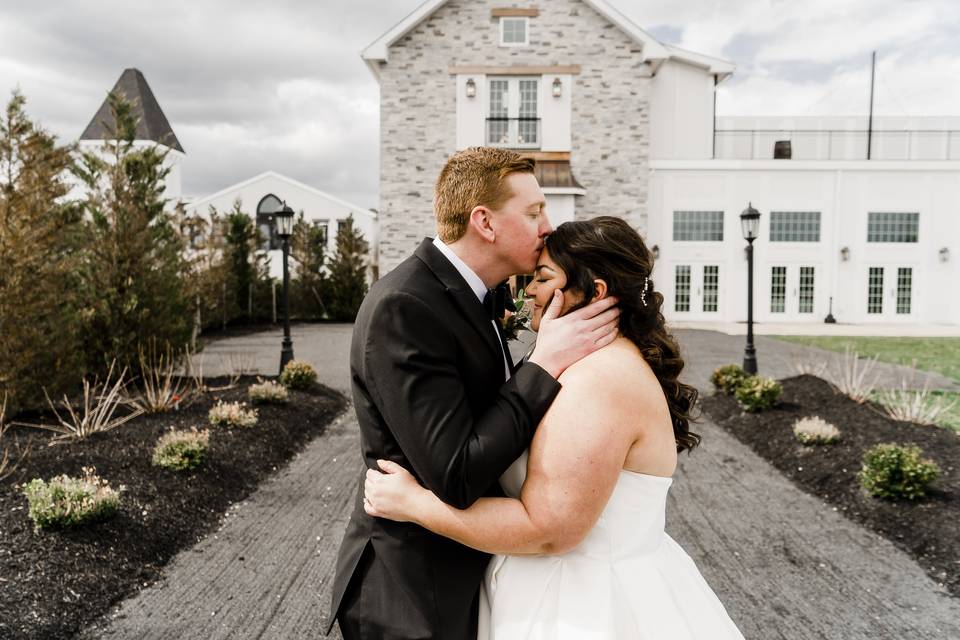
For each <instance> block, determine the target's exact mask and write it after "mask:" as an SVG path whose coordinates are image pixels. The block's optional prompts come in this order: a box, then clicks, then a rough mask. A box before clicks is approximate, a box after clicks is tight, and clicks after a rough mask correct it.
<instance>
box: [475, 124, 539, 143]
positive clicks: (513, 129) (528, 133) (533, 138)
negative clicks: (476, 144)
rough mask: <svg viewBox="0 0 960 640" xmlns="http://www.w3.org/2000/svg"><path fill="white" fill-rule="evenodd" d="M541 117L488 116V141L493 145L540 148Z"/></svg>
mask: <svg viewBox="0 0 960 640" xmlns="http://www.w3.org/2000/svg"><path fill="white" fill-rule="evenodd" d="M540 140H541V137H540V118H487V133H486V141H487V144H488V145H490V146H491V147H509V148H511V149H539V148H540Z"/></svg>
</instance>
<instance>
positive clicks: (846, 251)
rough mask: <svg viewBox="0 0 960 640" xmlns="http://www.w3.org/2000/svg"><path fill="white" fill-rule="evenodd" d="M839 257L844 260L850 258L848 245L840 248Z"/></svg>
mask: <svg viewBox="0 0 960 640" xmlns="http://www.w3.org/2000/svg"><path fill="white" fill-rule="evenodd" d="M840 259H841V260H843V261H844V262H847V261H848V260H850V247H844V248H842V249H840Z"/></svg>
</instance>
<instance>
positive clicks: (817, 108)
mask: <svg viewBox="0 0 960 640" xmlns="http://www.w3.org/2000/svg"><path fill="white" fill-rule="evenodd" d="M540 1H541V2H549V1H550V0H540ZM610 1H611V3H612V4H613V5H615V6H616V7H618V8H619V9H620V10H621V11H622V12H624V13H625V14H627V15H628V16H630V17H631V18H633V19H634V21H635V22H636V23H637V24H638V25H640V26H641V27H643V28H645V29H646V30H648V31H649V32H651V33H653V34H654V35H655V36H656V37H657V38H659V39H660V40H661V41H663V42H667V43H671V44H676V45H678V46H681V47H684V48H686V49H691V50H693V51H697V52H701V53H705V54H710V55H715V56H719V57H723V58H727V59H729V60H731V61H733V62H734V63H736V64H737V72H736V74H735V75H734V77H733V78H732V79H730V80H728V81H727V82H726V83H724V84H723V85H721V91H720V93H719V95H718V101H717V106H718V113H719V114H720V115H861V114H863V115H865V114H866V112H867V107H868V97H869V78H870V71H869V64H870V51H871V50H874V49H876V50H878V52H879V53H878V70H877V73H878V80H877V85H876V93H877V99H876V112H877V113H878V114H882V115H916V116H921V115H955V116H957V115H960V1H958V0H806V2H797V1H796V0H673V1H671V2H666V1H664V0H610ZM418 4H420V0H309V1H308V0H301V1H299V2H297V1H293V0H275V1H272V2H263V1H261V2H247V1H245V2H239V1H237V0H234V1H232V2H231V1H228V0H189V1H188V0H166V1H165V2H162V3H161V2H123V1H121V0H83V1H82V2H81V1H79V0H65V1H62V2H43V1H41V2H3V3H2V4H0V89H2V90H3V92H4V93H5V94H6V95H9V92H10V91H12V90H13V89H14V88H15V87H19V88H20V90H21V92H22V93H23V94H24V95H25V96H26V98H27V101H28V104H27V109H28V112H29V113H30V115H31V116H32V117H34V118H35V119H37V120H39V121H40V122H41V124H43V125H44V126H45V127H46V128H47V129H49V130H51V131H52V132H54V133H56V134H57V135H59V136H60V137H61V138H62V139H63V140H65V141H72V140H75V139H76V138H77V137H78V136H79V135H80V133H81V132H82V131H83V129H84V127H85V126H86V125H87V123H88V122H89V121H90V119H91V118H92V116H93V114H94V113H95V112H96V110H97V108H98V107H99V105H100V103H101V102H102V101H103V99H104V96H105V94H106V92H107V91H108V90H109V89H110V88H111V87H112V86H113V84H114V83H115V82H116V80H117V78H118V77H119V76H120V73H121V72H122V71H123V69H124V68H126V67H137V68H139V69H140V70H141V71H143V73H144V75H145V76H146V78H147V81H148V82H149V83H150V86H151V87H152V88H153V91H154V93H155V94H156V96H157V99H158V100H159V102H160V105H161V106H162V107H163V109H164V111H165V113H166V114H167V117H168V119H169V120H170V122H171V124H172V126H173V129H174V131H175V132H176V134H177V136H178V137H179V139H180V142H181V144H182V145H183V147H184V149H185V150H186V151H187V160H186V164H185V167H184V181H183V188H184V193H185V194H187V195H196V196H199V195H205V194H207V193H210V192H213V191H216V190H218V189H221V188H223V187H225V186H228V185H230V184H232V183H234V182H237V181H240V180H243V179H246V178H249V177H251V176H253V175H255V174H257V173H260V172H262V171H265V170H268V169H273V170H275V171H279V172H281V173H285V174H287V175H290V176H292V177H294V178H297V179H299V180H302V181H304V182H306V183H308V184H311V185H314V186H316V187H318V188H320V189H323V190H325V191H328V192H329V193H331V194H334V195H336V196H339V197H341V198H344V199H346V200H349V201H352V202H354V203H356V204H358V205H361V206H365V207H371V206H376V205H377V173H378V169H377V163H378V158H377V136H378V133H379V132H378V127H377V122H378V117H377V109H378V91H377V84H376V82H375V80H374V78H373V76H372V75H371V74H370V72H369V71H368V70H367V68H366V66H365V65H364V64H363V62H362V61H361V60H360V55H359V52H360V50H361V49H363V48H364V47H365V46H366V45H367V44H369V43H370V42H372V41H373V40H375V39H376V38H377V37H379V36H380V35H381V34H382V33H383V32H385V31H387V30H388V29H390V28H391V27H392V26H393V25H394V24H395V23H397V22H398V21H399V20H400V19H402V18H403V16H405V15H406V14H407V13H409V12H410V11H411V10H412V9H413V8H414V7H416V6H417V5H418Z"/></svg>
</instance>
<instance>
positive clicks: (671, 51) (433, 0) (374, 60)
mask: <svg viewBox="0 0 960 640" xmlns="http://www.w3.org/2000/svg"><path fill="white" fill-rule="evenodd" d="M582 1H583V3H584V4H586V5H587V6H589V7H591V8H592V9H593V10H594V11H596V12H597V13H599V14H600V15H601V16H603V17H604V18H606V19H607V20H609V21H610V22H611V23H613V24H614V25H616V26H617V27H619V28H620V30H621V31H623V32H624V33H626V34H627V35H628V36H630V38H632V39H633V40H634V41H635V42H638V43H639V44H641V45H642V46H643V49H642V52H641V54H640V55H641V57H642V60H644V61H650V62H651V63H652V65H653V67H654V69H656V68H657V67H659V66H660V64H662V63H663V61H664V60H667V59H670V58H674V59H677V60H681V61H684V62H692V63H694V64H696V65H697V66H701V67H703V66H706V67H707V68H708V69H709V71H710V73H713V74H717V75H719V76H721V77H720V79H721V80H722V79H723V78H725V77H727V76H729V75H730V74H732V73H733V69H734V66H733V64H732V63H730V62H727V61H726V60H720V59H719V58H710V57H709V56H702V55H700V54H697V53H693V52H689V51H684V50H682V49H677V48H676V47H670V46H669V45H664V44H662V43H661V42H660V41H658V40H657V39H656V38H654V37H653V36H652V35H650V34H649V33H647V32H646V31H644V30H643V29H641V28H640V27H639V26H637V24H636V23H635V22H633V21H632V20H631V19H630V18H628V17H627V16H625V15H623V14H622V13H621V12H620V11H619V10H618V9H616V8H615V7H613V6H612V5H611V4H610V3H609V2H606V0H582ZM447 2H448V0H426V2H424V3H423V4H421V5H420V6H418V7H417V8H416V9H414V10H413V11H412V12H411V13H410V14H409V15H407V17H405V18H404V19H403V20H401V21H400V22H399V23H397V24H396V25H394V27H393V28H392V29H390V30H389V31H387V32H386V33H385V34H383V35H382V36H380V37H379V38H377V39H376V40H375V41H374V42H373V43H371V44H370V45H369V46H368V47H367V48H366V49H364V50H363V51H362V52H361V53H360V56H361V57H362V58H363V60H364V62H366V63H367V66H368V67H370V70H371V71H373V75H374V76H376V77H377V78H378V79H379V77H380V70H379V63H380V62H386V61H387V60H388V59H389V49H390V46H391V45H393V43H395V42H397V41H398V40H400V39H401V38H403V37H404V36H405V35H407V34H408V33H410V31H412V30H413V29H414V28H415V27H416V26H417V25H418V24H420V23H421V22H423V21H424V20H426V19H427V18H428V17H430V15H431V14H433V12H435V11H436V10H437V9H439V8H440V7H442V6H443V5H445V4H446V3H447ZM704 60H711V61H713V62H712V63H711V64H708V65H704Z"/></svg>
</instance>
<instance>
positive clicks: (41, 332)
mask: <svg viewBox="0 0 960 640" xmlns="http://www.w3.org/2000/svg"><path fill="white" fill-rule="evenodd" d="M24 103H25V100H24V98H23V96H22V95H20V94H19V93H17V92H14V94H13V96H12V98H11V100H10V102H9V103H8V104H7V108H6V110H5V112H4V113H3V114H0V265H2V267H0V405H2V404H3V398H4V396H5V395H6V396H7V398H8V405H7V412H8V416H9V415H12V414H16V413H17V411H19V410H20V409H23V408H29V407H36V406H39V405H40V404H41V403H42V401H43V398H44V396H43V388H44V387H45V388H46V389H47V391H48V392H49V393H50V394H51V395H52V396H55V395H59V394H60V393H64V392H67V391H70V390H72V389H73V388H74V387H75V386H76V385H78V384H79V381H80V378H81V375H82V363H81V358H80V357H79V354H78V349H79V340H80V326H81V325H80V314H79V300H78V298H77V291H78V289H79V287H78V286H77V285H78V282H77V270H78V266H79V264H80V261H81V250H82V221H81V216H80V213H79V210H78V209H77V208H76V207H75V206H73V205H71V203H69V202H66V201H65V198H66V196H67V194H68V192H69V190H70V187H69V185H68V184H67V182H66V180H65V179H64V176H65V175H66V174H67V172H68V170H69V168H70V166H71V165H72V163H73V159H72V156H71V149H70V148H69V147H65V146H58V145H57V143H56V138H55V137H54V136H52V135H50V134H49V133H47V132H46V131H44V130H43V129H41V128H40V127H39V126H38V125H37V124H35V123H34V122H32V121H31V120H30V119H29V118H28V117H27V115H26V113H25V112H24Z"/></svg>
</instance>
